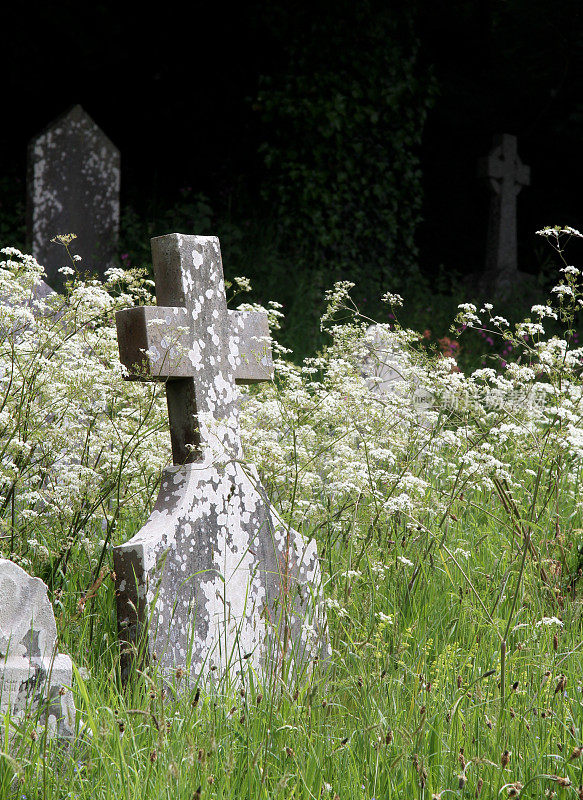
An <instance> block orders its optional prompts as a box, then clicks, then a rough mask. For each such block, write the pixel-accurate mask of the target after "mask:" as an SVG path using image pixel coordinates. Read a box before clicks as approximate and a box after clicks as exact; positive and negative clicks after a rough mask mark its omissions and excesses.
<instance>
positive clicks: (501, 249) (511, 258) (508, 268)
mask: <svg viewBox="0 0 583 800" xmlns="http://www.w3.org/2000/svg"><path fill="white" fill-rule="evenodd" d="M479 175H480V177H482V178H486V179H487V180H488V183H489V186H490V190H491V200H490V216H489V221H488V241H487V250H486V274H485V276H484V278H485V281H484V282H488V284H489V285H487V286H484V288H485V289H494V290H495V291H502V292H504V291H507V290H508V289H510V288H512V286H515V285H516V282H517V278H518V258H517V236H516V197H517V195H518V194H519V192H520V190H521V189H522V187H523V186H528V185H529V184H530V168H529V167H527V166H525V165H524V164H523V163H522V161H521V160H520V158H519V156H518V150H517V144H516V136H511V135H510V134H507V133H504V134H501V135H497V136H495V137H494V146H493V147H492V149H491V150H490V152H489V154H488V156H487V157H486V158H483V159H481V160H480V163H479Z"/></svg>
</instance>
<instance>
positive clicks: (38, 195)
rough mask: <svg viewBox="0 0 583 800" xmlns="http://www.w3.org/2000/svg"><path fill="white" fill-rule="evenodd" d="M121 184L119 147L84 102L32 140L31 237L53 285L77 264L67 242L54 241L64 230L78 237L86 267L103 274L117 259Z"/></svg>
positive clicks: (29, 184) (78, 249)
mask: <svg viewBox="0 0 583 800" xmlns="http://www.w3.org/2000/svg"><path fill="white" fill-rule="evenodd" d="M119 184H120V155H119V150H118V149H117V147H115V145H113V144H112V142H111V141H110V140H109V139H108V138H107V136H106V135H105V134H104V133H103V131H102V130H101V128H99V127H98V126H97V125H96V124H95V122H94V121H93V120H92V119H91V117H90V116H89V115H88V114H87V113H86V112H85V111H84V110H83V108H81V106H79V105H77V106H74V107H73V108H72V109H71V110H70V111H68V112H67V113H66V114H64V115H62V116H61V117H58V118H57V119H56V120H54V121H53V122H52V123H51V124H50V125H49V126H48V127H47V128H46V129H45V130H44V131H43V132H42V133H41V134H39V135H38V136H37V137H36V138H34V139H33V140H32V141H31V143H30V145H29V150H28V180H27V238H28V241H29V246H30V247H31V248H32V254H33V256H34V257H35V258H36V260H37V261H38V262H39V264H41V265H42V266H43V267H44V268H45V272H46V275H47V282H48V283H49V285H50V286H51V287H53V288H55V289H56V288H59V286H60V284H61V283H62V278H61V276H60V274H59V272H58V270H59V269H60V268H61V267H63V266H69V267H70V266H71V264H68V263H67V256H66V253H65V251H64V248H63V246H62V245H61V244H59V243H55V242H52V241H51V240H52V239H54V238H55V236H57V235H59V234H68V233H74V234H75V235H76V236H77V238H76V240H75V242H74V245H73V252H74V253H76V254H77V255H80V256H81V259H82V261H81V266H82V267H84V268H86V269H89V270H95V271H96V272H98V273H99V274H100V275H101V276H103V273H104V271H105V270H106V269H108V268H109V267H111V266H112V265H113V263H114V262H115V259H116V257H117V237H118V229H119Z"/></svg>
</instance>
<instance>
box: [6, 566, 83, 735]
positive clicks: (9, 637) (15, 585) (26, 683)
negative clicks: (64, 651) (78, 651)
mask: <svg viewBox="0 0 583 800" xmlns="http://www.w3.org/2000/svg"><path fill="white" fill-rule="evenodd" d="M72 671H73V667H72V662H71V659H70V658H69V656H66V655H60V654H59V653H58V650H57V626H56V623H55V615H54V613H53V608H52V606H51V604H50V602H49V599H48V596H47V587H46V585H45V584H44V583H43V582H42V581H41V580H40V578H33V577H31V576H30V575H28V573H26V572H25V571H24V570H23V569H22V568H21V567H19V566H18V565H17V564H14V563H13V562H12V561H8V560H7V559H0V715H1V716H4V715H5V714H6V713H7V712H8V713H9V714H10V716H11V718H12V721H13V722H15V723H18V721H19V720H23V719H24V718H25V717H26V716H27V715H32V716H34V715H38V724H39V727H41V728H43V729H44V728H45V727H46V728H47V730H48V732H49V735H51V736H52V735H55V734H56V735H57V736H62V737H65V738H71V737H72V736H73V732H74V729H75V705H74V703H73V697H72V694H71V691H70V687H71V683H72Z"/></svg>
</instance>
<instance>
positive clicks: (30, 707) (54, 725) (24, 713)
mask: <svg viewBox="0 0 583 800" xmlns="http://www.w3.org/2000/svg"><path fill="white" fill-rule="evenodd" d="M72 679H73V668H72V664H71V659H70V658H69V656H65V655H58V656H56V658H55V659H54V661H52V662H51V661H48V662H44V663H43V662H42V660H41V659H39V661H38V662H37V663H30V662H29V661H27V660H26V659H25V658H8V659H7V660H6V661H4V662H2V659H0V716H4V715H5V714H6V712H9V713H10V718H11V722H12V723H13V724H16V725H18V724H19V723H20V722H24V721H25V720H26V719H28V718H29V717H33V718H35V719H36V718H37V719H38V723H37V729H38V731H39V733H40V732H42V731H43V730H45V728H46V729H47V730H48V733H49V736H55V735H56V736H58V737H60V738H65V739H69V738H72V737H73V735H74V730H75V705H74V702H73V696H72V694H71V690H70V686H71V683H72Z"/></svg>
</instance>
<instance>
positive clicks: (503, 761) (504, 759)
mask: <svg viewBox="0 0 583 800" xmlns="http://www.w3.org/2000/svg"><path fill="white" fill-rule="evenodd" d="M509 761H510V751H509V750H505V751H504V752H503V753H502V757H501V758H500V763H501V765H502V769H506V767H507V766H508V763H509Z"/></svg>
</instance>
